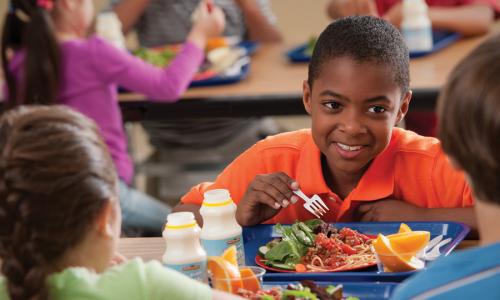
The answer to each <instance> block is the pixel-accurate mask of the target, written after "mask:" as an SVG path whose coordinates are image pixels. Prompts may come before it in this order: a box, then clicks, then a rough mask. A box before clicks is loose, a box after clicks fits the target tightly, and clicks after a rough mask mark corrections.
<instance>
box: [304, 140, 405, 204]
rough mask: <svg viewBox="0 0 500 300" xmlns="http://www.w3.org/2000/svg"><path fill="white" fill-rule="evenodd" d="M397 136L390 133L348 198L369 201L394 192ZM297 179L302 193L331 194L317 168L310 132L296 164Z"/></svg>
mask: <svg viewBox="0 0 500 300" xmlns="http://www.w3.org/2000/svg"><path fill="white" fill-rule="evenodd" d="M396 143H397V135H396V134H395V133H394V132H393V134H392V136H391V141H390V143H389V145H388V146H387V148H386V149H385V150H384V151H382V153H380V154H379V155H378V156H377V157H376V158H375V159H374V160H373V161H372V163H371V165H370V167H369V168H368V169H367V170H366V172H365V174H364V175H363V177H361V180H360V181H359V183H358V185H357V186H356V188H355V189H354V190H353V191H352V192H351V193H350V194H349V196H348V198H349V199H350V200H351V201H352V200H354V201H373V200H379V199H384V198H387V197H389V196H391V195H393V194H394V169H395V166H394V155H395V152H396ZM296 174H297V178H296V180H297V181H298V183H299V184H300V188H301V189H302V191H303V192H304V193H305V194H306V195H312V194H332V191H331V190H330V188H329V187H328V186H327V185H326V182H325V179H324V177H323V172H322V170H321V152H320V150H319V148H318V147H317V146H316V144H315V143H314V140H313V138H312V135H310V136H309V137H308V139H307V141H306V143H305V145H304V147H303V148H302V150H301V154H300V158H299V162H298V164H297V172H296Z"/></svg>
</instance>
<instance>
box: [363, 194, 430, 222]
mask: <svg viewBox="0 0 500 300" xmlns="http://www.w3.org/2000/svg"><path fill="white" fill-rule="evenodd" d="M425 210H426V209H425V208H422V207H418V206H415V205H413V204H409V203H407V202H404V201H402V200H392V199H391V200H389V199H388V200H380V201H374V202H369V203H364V204H361V205H359V206H358V207H357V209H356V210H355V211H354V214H353V216H354V218H355V219H356V221H361V222H391V221H397V222H399V221H417V220H423V219H424V215H425V213H426V212H425Z"/></svg>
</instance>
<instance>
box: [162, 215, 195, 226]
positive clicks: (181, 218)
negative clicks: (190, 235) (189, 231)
mask: <svg viewBox="0 0 500 300" xmlns="http://www.w3.org/2000/svg"><path fill="white" fill-rule="evenodd" d="M193 226H196V221H195V220H194V214H193V213H192V212H176V213H171V214H169V215H168V216H167V226H166V228H169V229H181V228H188V227H193Z"/></svg>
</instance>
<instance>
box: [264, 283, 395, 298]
mask: <svg viewBox="0 0 500 300" xmlns="http://www.w3.org/2000/svg"><path fill="white" fill-rule="evenodd" d="M289 283H297V282H281V281H276V282H274V281H273V282H265V281H264V286H263V288H264V289H270V288H272V287H275V286H280V287H281V288H286V286H287V285H288V284H289ZM316 284H318V285H330V284H333V285H338V284H342V285H343V294H344V296H352V297H358V298H360V299H362V300H385V299H389V298H390V297H391V295H392V293H393V292H394V289H395V288H396V287H397V286H398V285H397V284H396V283H388V282H339V281H335V282H320V281H317V282H316Z"/></svg>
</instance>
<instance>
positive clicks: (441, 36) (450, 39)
mask: <svg viewBox="0 0 500 300" xmlns="http://www.w3.org/2000/svg"><path fill="white" fill-rule="evenodd" d="M458 39H460V34H458V33H456V32H449V31H441V30H433V31H432V41H433V45H432V49H431V50H429V51H414V52H410V58H416V57H422V56H426V55H429V54H432V53H434V52H437V51H439V50H441V49H443V48H445V47H447V46H449V45H450V44H452V43H454V42H456V41H457V40H458Z"/></svg>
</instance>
